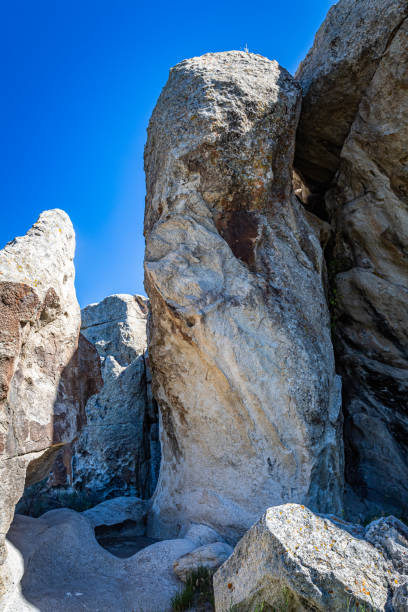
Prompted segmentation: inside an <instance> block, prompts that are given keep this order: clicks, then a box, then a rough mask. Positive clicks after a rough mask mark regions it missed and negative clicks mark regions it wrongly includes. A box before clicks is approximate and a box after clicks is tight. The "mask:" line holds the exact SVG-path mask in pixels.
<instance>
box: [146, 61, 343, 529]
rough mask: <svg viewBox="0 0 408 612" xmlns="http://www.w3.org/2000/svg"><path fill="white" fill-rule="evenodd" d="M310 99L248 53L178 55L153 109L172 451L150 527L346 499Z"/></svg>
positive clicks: (150, 284) (154, 350) (225, 525)
mask: <svg viewBox="0 0 408 612" xmlns="http://www.w3.org/2000/svg"><path fill="white" fill-rule="evenodd" d="M300 98H301V95H300V87H299V85H298V84H297V83H296V82H295V81H294V79H293V78H292V77H291V76H290V75H289V74H288V73H287V72H286V71H285V70H284V69H283V68H281V67H280V66H279V65H278V64H277V63H276V62H271V61H269V60H267V59H265V58H263V57H261V56H258V55H253V54H249V53H243V52H238V51H236V52H227V53H219V54H208V55H204V56H202V57H199V58H193V59H191V60H186V61H184V62H182V63H181V64H179V65H177V66H176V67H175V68H173V69H172V70H171V72H170V77H169V80H168V83H167V85H166V86H165V88H164V90H163V92H162V94H161V96H160V98H159V101H158V103H157V106H156V108H155V110H154V112H153V115H152V118H151V121H150V124H149V129H148V142H147V146H146V152H145V169H146V181H147V198H146V212H145V236H146V256H145V285H146V290H147V292H148V294H149V297H150V300H151V320H150V340H149V355H150V361H151V366H152V372H153V385H154V392H155V396H156V399H157V400H158V402H159V406H160V411H161V426H162V433H161V436H162V452H163V457H162V466H161V472H160V478H159V483H158V486H157V489H156V493H155V496H154V499H153V504H152V511H151V521H150V532H151V534H152V535H156V536H161V537H166V536H172V535H175V534H176V533H177V532H178V530H179V528H180V527H183V526H184V525H185V524H186V523H188V522H190V521H194V522H202V523H206V524H208V525H211V526H213V527H215V528H216V529H217V530H219V531H220V532H222V533H223V534H224V535H226V536H227V537H228V538H230V539H231V540H234V539H236V538H237V537H239V536H240V535H241V534H242V533H243V532H244V531H245V530H246V529H247V528H248V527H249V526H250V525H251V524H252V523H253V522H254V521H255V520H256V519H257V518H259V516H260V515H261V514H262V512H263V511H264V509H265V508H266V507H268V506H271V505H275V504H280V503H283V502H286V501H295V502H301V503H306V504H308V505H309V506H310V507H311V508H313V509H316V510H321V511H330V512H338V511H339V510H340V509H341V506H342V486H343V483H342V472H343V448H342V441H341V436H340V420H341V417H340V404H341V401H340V385H339V380H338V378H337V377H336V375H335V370H334V359H333V352H332V345H331V339H330V325H329V314H328V310H327V305H326V299H325V294H324V290H323V286H322V272H323V269H322V268H323V265H324V264H323V256H322V250H321V247H320V244H319V240H318V237H317V233H315V232H316V230H314V229H312V225H310V224H309V223H308V220H307V218H306V216H305V212H304V211H303V209H302V207H301V206H300V205H299V203H298V201H297V200H296V198H295V197H294V196H293V195H292V188H291V174H292V160H293V154H294V140H295V132H296V127H297V122H298V115H299V110H300ZM313 226H315V225H313Z"/></svg>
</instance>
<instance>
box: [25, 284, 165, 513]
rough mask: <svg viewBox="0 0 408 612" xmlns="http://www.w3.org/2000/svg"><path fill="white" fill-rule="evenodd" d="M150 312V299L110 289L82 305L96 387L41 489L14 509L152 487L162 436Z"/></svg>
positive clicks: (90, 377)
mask: <svg viewBox="0 0 408 612" xmlns="http://www.w3.org/2000/svg"><path fill="white" fill-rule="evenodd" d="M147 314H148V301H147V300H146V298H144V297H142V296H138V295H135V296H134V295H123V294H122V295H111V296H109V297H107V298H105V299H104V300H103V301H102V302H100V303H98V304H91V305H89V306H87V307H86V308H84V309H82V311H81V315H82V326H81V338H82V341H83V342H85V343H87V345H89V346H90V347H92V350H93V351H94V352H95V353H96V354H97V356H98V369H97V370H95V371H94V372H91V371H89V368H88V369H85V368H84V370H83V375H84V376H85V374H86V377H87V381H88V386H92V387H93V389H92V390H93V392H94V393H93V394H90V395H92V397H90V398H89V401H88V403H87V404H86V406H85V407H84V422H83V426H82V429H81V433H80V434H79V436H78V438H77V439H76V440H75V441H74V442H73V443H72V444H71V445H68V446H66V447H64V449H63V450H62V452H61V453H60V455H59V456H58V457H57V460H56V462H55V463H54V465H53V466H52V468H51V474H50V476H49V478H48V480H47V482H46V483H44V485H43V486H42V488H41V490H40V491H39V492H38V491H37V490H36V489H35V488H34V489H33V488H30V489H28V490H27V491H26V494H25V497H24V498H23V500H22V502H21V504H20V505H19V507H18V511H23V512H25V513H28V514H31V513H32V511H31V508H34V510H36V509H37V506H40V507H41V509H42V511H43V512H44V511H45V510H46V509H50V508H53V507H55V505H57V504H60V503H62V504H64V505H70V503H72V504H73V505H74V507H75V506H78V507H77V508H75V509H79V506H81V503H82V504H85V505H88V504H89V502H91V503H92V502H93V503H95V502H100V501H102V500H104V499H106V498H107V497H113V496H118V495H131V496H134V495H136V496H138V497H142V498H144V499H147V498H149V497H151V495H152V494H153V492H154V489H155V486H156V482H157V477H158V472H159V468H160V441H159V431H158V429H159V424H158V410H157V405H156V402H155V401H154V399H153V396H152V392H151V377H150V372H149V366H148V357H147V353H146V345H147V339H146V320H147ZM33 498H37V500H36V499H33ZM35 513H36V512H34V514H35Z"/></svg>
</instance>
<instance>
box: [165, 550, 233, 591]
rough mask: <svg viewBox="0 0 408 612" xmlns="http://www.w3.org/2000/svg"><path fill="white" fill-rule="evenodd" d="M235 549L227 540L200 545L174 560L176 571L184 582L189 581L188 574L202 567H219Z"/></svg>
mask: <svg viewBox="0 0 408 612" xmlns="http://www.w3.org/2000/svg"><path fill="white" fill-rule="evenodd" d="M233 550H234V549H233V548H232V546H230V545H229V544H226V543H225V542H213V543H212V544H206V545H205V546H200V547H199V548H197V549H196V550H193V552H191V553H187V554H186V555H183V556H182V557H180V559H177V561H175V562H174V564H173V569H174V573H175V574H176V576H177V578H179V579H180V580H181V581H182V582H187V578H188V576H189V575H190V574H191V573H192V572H194V571H197V570H198V568H200V567H206V568H207V569H209V570H210V571H215V570H216V569H218V568H219V567H220V565H222V564H223V563H224V562H225V561H226V560H227V559H228V557H229V556H230V555H231V554H232V552H233Z"/></svg>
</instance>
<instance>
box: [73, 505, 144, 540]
mask: <svg viewBox="0 0 408 612" xmlns="http://www.w3.org/2000/svg"><path fill="white" fill-rule="evenodd" d="M148 503H149V502H148V501H145V500H143V499H139V498H138V497H114V498H113V499H108V500H106V501H104V502H102V503H100V504H97V505H96V506H94V507H93V508H90V509H89V510H85V511H84V513H83V514H84V516H86V518H87V519H88V521H89V522H90V523H91V525H92V527H100V526H101V525H106V526H109V525H117V524H119V523H124V522H125V521H133V522H134V523H138V524H140V525H141V526H142V525H143V519H144V517H145V516H146V513H147V508H148ZM140 535H142V533H141V534H140Z"/></svg>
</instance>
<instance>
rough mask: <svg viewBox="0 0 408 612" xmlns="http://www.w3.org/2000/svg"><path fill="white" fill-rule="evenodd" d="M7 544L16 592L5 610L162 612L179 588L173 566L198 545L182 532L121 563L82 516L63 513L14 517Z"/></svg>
mask: <svg viewBox="0 0 408 612" xmlns="http://www.w3.org/2000/svg"><path fill="white" fill-rule="evenodd" d="M197 527H198V526H197ZM196 531H201V534H202V535H203V533H204V532H205V527H204V526H203V529H201V530H199V529H198V530H196ZM204 540H205V538H204ZM7 546H8V550H9V551H10V554H9V557H10V560H11V561H12V563H13V571H12V575H13V578H14V583H13V587H14V588H13V589H11V590H10V592H9V594H8V596H7V598H6V600H5V601H4V607H3V608H2V611H3V610H4V612H29V611H30V612H31V611H34V610H35V611H38V610H41V612H78V610H92V612H106V611H108V610H109V611H110V610H115V612H130V611H132V610H135V611H136V610H137V611H139V610H143V611H144V612H157V611H158V610H160V611H163V612H164V611H167V610H170V609H171V606H170V603H171V599H172V597H174V595H176V593H177V592H178V591H180V590H181V589H182V588H183V584H182V583H181V582H180V581H179V580H178V579H177V577H176V575H175V574H174V572H173V564H174V562H175V561H176V560H177V559H178V558H179V557H181V556H183V555H185V554H187V553H189V552H192V551H193V550H194V549H195V548H197V542H196V541H195V540H194V539H193V540H191V539H189V537H188V534H186V536H185V537H184V538H178V539H175V540H166V541H163V542H156V543H155V544H152V545H151V546H148V547H147V548H144V549H143V550H140V551H139V552H137V553H136V554H134V555H133V556H131V557H129V558H127V559H120V558H118V557H116V556H113V555H112V554H110V553H109V552H107V551H106V550H105V549H104V548H102V547H101V546H100V545H99V544H98V543H97V541H96V539H95V534H94V531H93V528H92V525H91V523H90V522H89V521H88V519H87V518H86V515H85V513H77V512H75V511H74V510H68V509H61V510H51V511H50V512H47V513H45V514H43V515H42V516H41V517H40V518H38V519H35V518H32V517H29V516H22V515H19V514H17V515H16V516H15V519H14V521H13V524H12V526H11V528H10V531H9V534H8V541H7ZM24 566H25V572H24ZM23 572H24V575H23Z"/></svg>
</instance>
